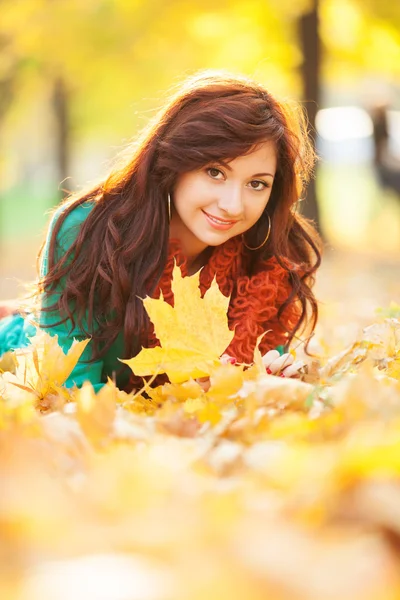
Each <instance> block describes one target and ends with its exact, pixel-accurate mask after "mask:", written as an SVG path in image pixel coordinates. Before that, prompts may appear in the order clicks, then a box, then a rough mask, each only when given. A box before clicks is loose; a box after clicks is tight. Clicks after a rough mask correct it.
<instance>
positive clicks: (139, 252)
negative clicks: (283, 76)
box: [38, 72, 321, 360]
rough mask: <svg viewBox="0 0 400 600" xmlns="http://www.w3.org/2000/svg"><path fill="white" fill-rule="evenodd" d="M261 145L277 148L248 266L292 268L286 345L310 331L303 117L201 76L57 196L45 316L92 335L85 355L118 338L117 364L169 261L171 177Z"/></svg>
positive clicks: (235, 83) (224, 78) (43, 287)
mask: <svg viewBox="0 0 400 600" xmlns="http://www.w3.org/2000/svg"><path fill="white" fill-rule="evenodd" d="M265 141H273V142H274V144H275V146H276V151H277V172H276V176H275V180H274V184H273V188H272V193H271V196H270V199H269V202H268V204H267V207H266V210H268V215H269V217H270V219H271V224H272V228H271V236H270V238H269V240H268V243H267V244H266V245H265V246H264V247H263V248H261V249H260V250H259V251H257V252H254V253H253V254H254V261H256V260H259V259H260V255H261V257H262V258H264V257H265V258H268V257H271V256H275V257H276V259H277V261H278V262H279V264H280V265H281V266H283V267H284V268H285V269H286V270H287V271H288V272H289V280H290V284H291V287H292V291H291V294H290V296H289V298H288V299H287V301H286V302H285V304H283V305H282V306H281V307H280V310H279V313H278V317H279V315H281V314H282V312H283V311H284V310H285V307H286V306H287V305H289V304H290V303H292V302H296V303H298V305H299V307H300V310H299V318H298V321H297V323H296V324H295V326H294V328H293V329H292V330H291V331H289V332H288V337H289V341H290V340H291V339H293V337H294V336H295V335H296V332H297V331H298V330H299V328H302V327H303V326H304V325H305V324H308V325H309V328H310V330H311V331H312V330H313V329H314V327H315V324H316V321H317V314H318V309H317V303H316V300H315V297H314V295H313V292H312V285H313V283H314V274H315V271H316V269H317V268H318V266H319V264H320V260H321V257H320V242H319V238H318V235H317V233H316V231H315V230H314V228H313V227H312V224H311V223H309V222H308V221H306V219H304V218H303V217H302V216H301V215H299V214H298V213H297V207H298V202H299V199H301V197H302V194H303V192H304V186H305V184H306V183H307V181H308V180H309V177H310V176H311V174H312V169H313V165H314V161H315V154H314V151H313V148H312V145H311V143H310V141H309V137H308V134H307V125H306V120H305V117H304V113H303V111H302V109H301V108H300V107H299V106H298V105H296V104H288V103H282V102H279V101H278V100H277V99H276V98H274V97H273V96H272V95H271V94H270V93H269V92H268V91H267V90H266V89H265V88H264V87H263V86H262V85H260V84H258V83H256V82H254V81H251V80H248V79H246V78H241V77H236V76H232V75H226V74H221V73H210V72H207V73H202V74H200V75H197V76H195V77H192V78H190V79H189V80H187V81H186V82H185V83H184V84H183V85H182V86H181V87H180V88H179V90H178V91H177V92H176V93H175V94H174V95H173V96H172V97H171V99H170V101H169V102H168V103H167V104H166V106H165V107H164V108H163V109H162V110H161V111H160V112H159V113H158V114H157V115H156V117H155V119H154V120H153V121H152V122H151V123H150V124H149V126H148V127H147V128H146V130H145V131H144V133H143V135H142V136H141V138H140V139H139V142H138V143H136V145H135V146H132V148H130V158H129V160H128V161H124V163H123V164H121V165H119V166H117V167H116V168H114V170H113V171H112V172H111V174H110V175H109V177H108V178H107V179H106V180H105V181H103V182H102V183H100V184H98V185H96V186H94V187H93V188H92V189H90V190H89V191H87V192H85V193H82V194H80V195H77V196H74V197H72V198H69V199H68V200H67V201H66V206H65V210H63V211H62V213H61V215H60V216H59V218H58V219H57V221H56V223H55V226H54V228H53V230H52V234H51V237H50V242H49V263H48V272H47V274H46V275H45V276H44V277H43V278H42V279H41V280H40V281H39V286H38V293H40V294H43V293H45V294H46V295H49V296H48V297H50V298H51V294H52V293H54V291H55V290H57V289H61V293H60V294H59V296H58V297H57V300H56V301H55V302H54V303H53V304H52V306H47V307H46V308H42V310H57V311H58V312H59V314H60V315H61V316H60V321H59V322H58V323H60V322H64V321H66V320H67V319H70V321H71V324H72V327H75V324H78V326H79V327H80V328H81V329H82V332H83V334H85V335H88V336H92V348H93V355H92V360H96V359H98V358H100V357H102V356H103V355H104V354H105V353H106V352H107V350H108V349H109V348H110V346H111V345H112V344H113V343H114V341H115V340H116V338H117V336H118V334H119V333H120V332H121V331H123V332H124V340H125V357H129V356H132V355H134V353H135V352H137V350H138V348H137V344H136V341H135V340H137V339H139V338H140V337H141V334H142V333H143V331H146V328H148V317H147V315H146V313H145V310H144V307H143V304H142V301H141V300H140V298H144V297H145V296H146V295H148V294H151V293H152V292H153V291H154V290H155V288H156V287H157V283H158V281H159V280H160V277H161V275H162V273H163V270H164V267H165V264H166V261H167V254H168V237H169V222H168V209H167V196H168V193H172V194H173V190H174V186H175V184H176V181H177V178H178V177H179V175H180V174H182V173H184V172H188V171H191V170H194V169H199V168H202V167H204V166H205V165H207V164H209V163H213V162H215V161H221V160H224V161H227V160H231V159H234V158H236V157H239V156H242V155H244V154H247V153H249V152H251V151H252V150H253V149H255V148H256V147H257V146H258V145H259V144H261V143H263V142H265ZM88 201H91V202H92V203H93V208H92V210H91V211H90V213H89V214H88V216H87V218H86V219H85V220H84V222H83V224H82V226H81V228H80V231H79V233H78V235H77V237H76V238H75V239H74V241H73V243H72V245H71V247H70V248H69V249H68V251H67V252H66V253H65V255H64V256H62V257H61V258H60V259H59V260H58V261H56V260H55V255H56V254H55V251H56V243H57V241H56V238H57V235H58V233H59V231H60V228H61V227H62V224H63V223H64V221H65V219H66V218H67V217H68V215H69V214H70V212H71V211H72V210H74V208H75V207H76V206H78V205H81V204H83V203H86V202H88ZM265 216H266V215H265ZM263 218H264V216H263V215H262V217H261V218H260V221H259V223H258V224H256V225H255V227H254V230H253V231H249V232H248V236H246V239H247V237H248V239H247V243H248V244H251V241H250V240H251V238H253V239H258V231H257V229H258V227H259V224H260V223H261V224H262V222H263ZM261 239H262V238H261ZM251 245H256V242H255V243H254V244H251ZM254 264H255V262H254ZM290 264H295V265H296V268H294V269H291V268H290ZM59 286H61V288H60V287H59ZM142 339H143V338H142Z"/></svg>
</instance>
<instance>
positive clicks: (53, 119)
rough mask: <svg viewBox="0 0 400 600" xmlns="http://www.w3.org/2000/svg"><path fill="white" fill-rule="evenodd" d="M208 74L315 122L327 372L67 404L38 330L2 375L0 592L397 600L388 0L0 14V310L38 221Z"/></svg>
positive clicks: (15, 6) (399, 309)
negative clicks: (380, 130)
mask: <svg viewBox="0 0 400 600" xmlns="http://www.w3.org/2000/svg"><path fill="white" fill-rule="evenodd" d="M208 68H210V69H224V70H228V71H232V72H234V73H244V74H247V75H250V76H252V77H254V78H255V79H257V80H259V81H261V82H262V83H263V84H265V85H266V86H267V87H268V88H269V89H270V90H271V91H272V92H273V93H275V94H276V95H278V96H279V97H283V98H295V99H297V100H300V101H302V102H303V103H304V107H305V108H306V110H307V112H308V115H309V119H310V123H311V135H312V136H313V137H314V139H315V143H316V146H317V151H318V154H319V156H320V161H319V164H318V168H317V171H316V178H315V181H314V182H313V183H312V185H311V186H310V188H309V191H308V196H307V198H306V199H305V200H304V202H303V210H304V212H305V214H307V215H308V216H310V217H311V218H313V219H314V220H315V221H316V222H317V223H318V225H319V228H320V230H321V232H322V234H323V236H324V241H325V247H326V249H325V256H324V260H323V266H322V268H321V272H320V274H319V276H318V279H317V284H316V285H317V297H318V298H319V299H320V321H319V325H318V328H317V333H316V336H315V340H314V341H315V345H314V350H315V351H316V352H318V353H319V361H320V362H318V361H316V362H310V369H309V372H308V374H307V377H306V378H305V380H304V381H300V380H291V381H288V380H286V381H285V380H282V378H277V377H272V376H270V377H269V378H266V376H265V374H262V376H261V375H260V373H258V372H257V369H256V368H255V370H254V372H253V371H251V370H249V371H246V372H245V373H247V375H245V374H243V373H242V372H239V371H238V368H237V367H233V366H232V365H230V366H227V365H225V367H226V368H224V369H222V367H221V370H220V371H218V372H217V373H216V374H215V373H214V375H213V377H214V380H213V379H212V387H211V392H210V393H208V394H207V393H205V394H204V393H203V392H202V391H201V390H199V389H198V387H196V386H197V384H195V383H194V382H191V383H190V382H189V384H188V385H186V387H185V384H181V383H173V384H170V385H171V386H172V387H168V386H167V388H165V387H164V388H163V389H162V390H161V389H160V388H157V390H155V391H154V392H151V393H150V392H149V394H150V398H149V397H148V395H147V396H146V395H144V396H141V395H138V396H137V397H134V398H132V397H126V395H124V394H123V393H122V392H121V393H119V392H117V391H116V390H115V389H114V388H112V386H111V384H110V386H109V387H106V388H105V389H104V392H102V395H99V396H97V397H96V396H94V394H93V393H92V392H93V391H92V390H90V389H89V388H85V389H84V390H82V391H76V392H75V391H74V392H73V393H72V394H71V395H68V393H67V392H66V391H65V389H63V388H62V387H61V385H60V382H61V383H62V377H61V375H60V373H61V371H62V370H63V369H65V368H66V367H65V365H66V364H67V363H66V362H65V363H64V357H63V356H61V355H60V354H59V349H57V348H56V345H54V341H53V342H52V341H49V340H48V339H47V340H46V339H45V340H44V341H43V339H42V338H41V339H38V340H37V342H36V344H37V345H36V346H35V348H36V351H35V352H36V353H34V354H33V355H32V356H33V358H32V356H31V358H30V359H29V356H28V355H26V356H25V357H21V358H20V360H21V361H22V363H21V364H22V366H23V367H24V368H22V367H21V364H20V367H19V368H20V372H18V371H17V374H16V375H15V373H13V374H11V375H9V376H8V375H6V374H7V372H8V369H9V368H10V363H5V362H1V364H0V371H4V372H5V373H6V374H3V373H0V396H1V397H0V598H7V600H8V599H10V600H36V598H41V600H54V599H57V600H72V599H73V600H81V599H82V600H83V599H84V600H157V599H160V600H170V599H171V598H174V599H176V600H180V599H181V598H182V600H183V599H184V600H203V598H207V599H210V600H221V599H222V598H231V599H233V600H242V598H243V599H244V598H246V600H263V599H264V598H266V597H268V598H272V599H273V600H299V599H300V600H303V599H304V600H339V598H340V600H350V599H351V600H398V599H399V598H400V576H399V572H400V570H399V566H400V553H399V548H400V512H399V506H400V492H399V489H400V488H399V476H400V441H399V440H400V321H399V318H400V306H399V304H400V277H399V275H400V4H399V3H398V2H393V1H390V0H298V1H297V2H292V1H290V0H281V1H280V2H272V0H220V1H219V2H218V3H217V2H215V1H213V2H212V1H211V0H202V1H201V2H191V1H184V0H147V1H145V0H0V300H1V301H12V299H14V298H16V297H17V296H19V295H20V294H21V293H23V291H24V284H25V283H26V282H28V281H30V280H32V279H33V278H34V277H35V258H36V253H37V251H38V248H39V246H40V243H41V241H42V240H43V236H44V232H45V228H46V224H47V222H48V211H49V210H51V209H52V208H53V207H54V206H56V205H57V204H58V203H59V202H60V200H61V199H62V198H63V197H64V195H65V194H66V193H68V191H74V190H77V189H79V188H80V187H83V186H86V184H87V183H89V182H92V181H95V180H97V179H98V178H100V177H103V176H104V175H105V174H107V172H108V171H109V169H110V168H111V166H112V164H113V160H114V159H115V158H116V157H117V156H118V155H119V154H120V153H121V152H123V151H124V149H125V148H126V146H127V145H128V143H130V142H131V141H132V140H134V139H135V137H136V135H137V134H138V132H139V131H140V130H141V129H142V128H143V127H144V126H145V125H146V123H147V121H148V120H149V119H150V118H151V116H152V115H153V114H154V112H155V111H156V110H157V109H158V108H159V107H160V106H161V105H162V104H163V102H164V100H165V98H166V97H167V96H168V94H169V92H170V90H171V89H172V88H173V87H174V86H175V85H176V84H178V83H179V82H180V81H181V80H182V79H183V78H184V77H186V76H187V75H190V74H193V73H194V72H196V71H198V70H200V69H208ZM382 107H383V108H384V110H385V111H386V112H385V114H386V117H387V126H388V135H387V136H386V138H385V139H384V148H383V151H382V152H381V150H382V148H381V149H380V150H379V152H378V151H377V146H376V144H375V143H374V122H373V117H374V115H375V116H376V111H377V109H381V108H382ZM374 118H375V117H374ZM375 131H376V129H375ZM391 303H392V304H391ZM200 304H201V303H200ZM199 322H200V320H199ZM194 326H195V323H194ZM46 344H47V345H46ZM43 347H44V348H45V353H47V358H48V362H46V361H44V360H43V361H42V362H41V363H40V364H39V363H38V358H37V357H38V356H40V357H42V355H41V354H40V352H43ZM49 357H50V358H52V359H53V361H51V360H50V358H49ZM42 358H43V357H42ZM42 358H41V360H42ZM24 360H26V361H27V362H26V363H24ZM29 360H31V363H29ZM69 360H70V361H72V358H71V357H70V358H69ZM32 361H33V362H32ZM57 361H58V363H57ZM28 363H29V364H28ZM56 363H57V364H58V366H57V364H56ZM44 364H45V367H44V366H43V365H44ZM71 364H72V363H71ZM26 365H28V366H26ZM38 365H39V366H38ZM256 366H257V365H256ZM24 369H25V370H24ZM229 369H230V370H229ZM10 373H11V370H10ZM27 373H30V374H31V375H32V373H33V377H34V383H32V381H33V380H32V381H30V383H29V385H30V386H31V387H32V388H33V391H32V389H27V385H26V376H27ZM13 377H14V378H15V377H17V379H14V380H13ZM18 377H25V379H24V380H23V381H22V379H18ZM246 377H247V379H246ZM278 380H279V381H278ZM10 381H11V383H10ZM18 382H19V383H18ZM21 382H22V383H23V385H22V387H21ZM15 384H16V385H15ZM18 386H19V387H18ZM16 390H18V394H17V392H16ZM228 391H229V392H228ZM151 394H153V396H151ZM235 394H236V396H235ZM233 397H234V398H235V400H234V401H233V400H232V398H233Z"/></svg>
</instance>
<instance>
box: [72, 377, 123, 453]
mask: <svg viewBox="0 0 400 600" xmlns="http://www.w3.org/2000/svg"><path fill="white" fill-rule="evenodd" d="M117 396H118V389H117V388H116V387H115V384H114V383H113V382H112V381H111V380H108V382H107V384H106V385H105V386H103V387H102V388H101V389H100V391H99V392H98V394H97V395H96V393H95V391H94V389H93V386H92V385H91V383H90V382H89V381H86V382H85V383H84V384H83V386H82V387H81V388H80V389H79V390H77V392H76V403H77V419H78V422H79V424H80V426H81V429H82V431H83V433H84V434H85V435H86V437H87V438H88V439H89V440H90V442H91V443H92V444H93V445H94V446H96V447H101V446H102V445H104V444H105V443H106V442H107V439H108V438H109V437H110V435H111V433H112V431H113V427H114V420H115V415H116V400H117Z"/></svg>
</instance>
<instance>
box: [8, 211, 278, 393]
mask: <svg viewBox="0 0 400 600" xmlns="http://www.w3.org/2000/svg"><path fill="white" fill-rule="evenodd" d="M93 206H94V205H93V203H92V202H87V203H84V204H82V205H80V206H77V207H76V208H74V209H73V210H72V211H71V212H70V213H69V215H68V216H67V218H66V219H65V220H64V222H63V224H62V226H61V228H60V230H59V232H58V234H57V239H56V248H55V260H56V261H57V260H59V259H60V258H61V256H63V255H64V254H65V253H66V252H67V250H68V249H69V248H70V246H71V245H72V243H73V241H74V240H75V238H76V236H77V234H78V231H79V229H80V227H81V225H82V223H83V222H84V221H85V219H86V217H87V216H88V214H89V213H90V211H91V210H92V208H93ZM63 210H64V207H63V206H62V207H61V208H60V209H58V210H57V211H56V212H55V213H54V216H53V218H52V221H51V223H50V227H49V230H48V234H47V238H46V242H45V246H44V249H43V257H42V264H41V275H42V276H43V275H45V274H46V273H47V270H48V262H49V245H50V239H51V234H52V232H53V229H54V226H55V223H56V222H57V219H58V218H59V216H60V214H61V213H62V211H63ZM60 292H61V286H60V289H59V290H55V291H54V295H53V293H52V294H51V295H50V296H45V297H44V299H43V306H51V305H53V304H54V303H55V300H56V296H57V294H60ZM59 320H60V314H59V313H58V312H57V311H51V312H41V313H40V317H39V325H40V326H42V327H43V329H44V331H46V332H47V333H49V334H50V335H57V336H58V343H59V345H60V346H61V348H62V349H63V351H64V352H65V353H67V352H68V350H69V349H70V347H71V345H72V342H73V340H74V339H75V340H77V341H81V340H84V339H87V336H85V335H83V334H82V331H81V330H80V329H79V328H78V327H76V326H75V328H72V324H71V321H70V320H67V321H65V322H64V323H62V324H59V325H53V324H54V323H57V321H59ZM49 325H50V326H51V327H48V326H49ZM35 333H36V330H35V328H34V327H33V325H31V324H30V323H29V321H28V320H27V319H23V318H22V317H21V316H19V315H14V316H11V317H7V318H5V319H2V320H1V321H0V356H1V355H2V354H4V352H7V351H9V350H15V349H16V348H21V347H24V346H27V345H29V343H30V340H29V338H30V337H33V336H34V335H35ZM277 350H279V352H280V353H282V352H283V347H281V346H280V347H278V348H277ZM91 356H92V348H91V343H90V342H89V343H88V345H87V346H86V349H85V351H84V352H83V354H82V356H81V358H80V359H79V361H78V363H77V364H76V366H75V368H74V370H73V371H72V373H71V375H70V376H69V377H68V379H67V381H66V382H65V386H66V387H73V386H74V385H76V386H78V387H80V386H81V385H82V384H83V383H84V381H90V383H91V384H92V385H93V387H94V389H95V390H96V391H98V390H99V389H100V388H101V387H103V385H104V384H105V383H106V382H107V379H108V378H109V377H110V378H112V379H113V378H114V376H115V380H116V383H117V386H118V387H119V388H121V389H123V388H124V387H125V386H126V384H127V383H128V380H129V376H130V371H129V368H128V367H126V366H125V367H124V370H123V372H122V373H121V364H122V363H121V362H120V361H119V360H118V358H122V357H123V356H124V338H123V332H122V331H121V333H120V334H119V336H118V337H117V339H116V341H115V342H114V344H113V345H112V346H111V347H110V348H109V350H108V351H107V353H106V354H105V356H104V357H103V358H102V359H101V360H96V361H94V362H89V363H88V362H87V361H88V360H89V359H90V358H91ZM118 371H119V373H117V372H118Z"/></svg>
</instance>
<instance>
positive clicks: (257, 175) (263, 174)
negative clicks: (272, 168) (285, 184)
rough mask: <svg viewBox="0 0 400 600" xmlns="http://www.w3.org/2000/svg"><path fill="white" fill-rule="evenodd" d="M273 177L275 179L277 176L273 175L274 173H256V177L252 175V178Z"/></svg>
mask: <svg viewBox="0 0 400 600" xmlns="http://www.w3.org/2000/svg"><path fill="white" fill-rule="evenodd" d="M267 176H269V177H272V178H274V177H275V176H274V175H272V173H255V174H254V175H252V177H267Z"/></svg>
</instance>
